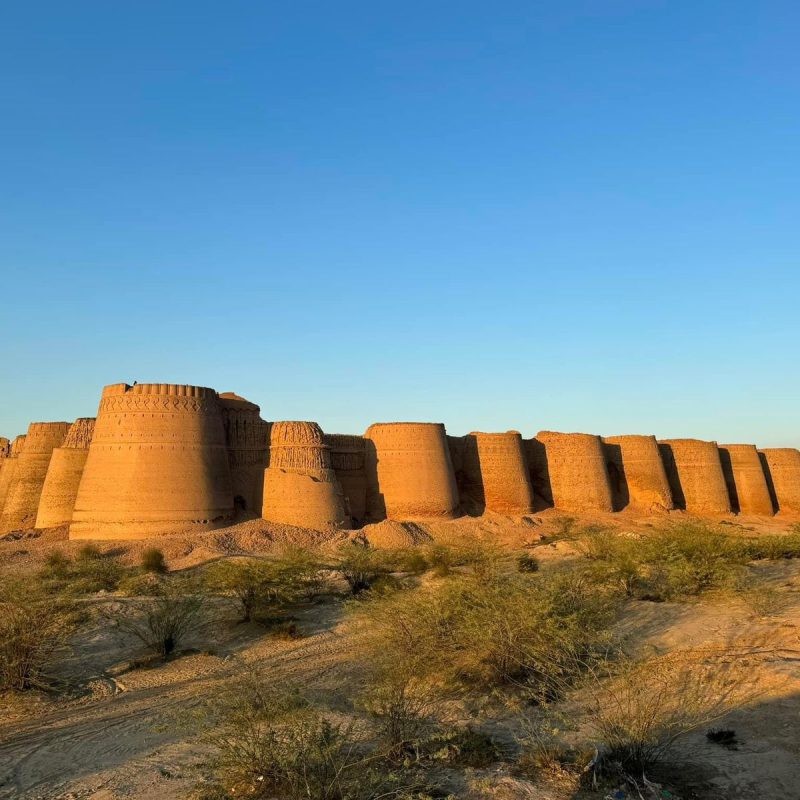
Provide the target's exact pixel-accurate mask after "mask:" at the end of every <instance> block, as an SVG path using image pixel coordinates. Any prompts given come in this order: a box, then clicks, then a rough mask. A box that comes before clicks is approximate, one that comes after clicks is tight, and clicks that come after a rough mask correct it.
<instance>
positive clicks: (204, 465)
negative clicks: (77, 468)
mask: <svg viewBox="0 0 800 800" xmlns="http://www.w3.org/2000/svg"><path fill="white" fill-rule="evenodd" d="M232 515H233V491H232V488H231V475H230V469H229V467H228V452H227V447H226V444H225V431H224V429H223V425H222V411H221V408H220V403H219V398H218V396H217V393H216V392H215V391H214V390H213V389H209V388H207V387H204V386H186V385H177V384H167V383H160V384H159V383H140V384H134V385H133V386H128V384H126V383H117V384H113V385H111V386H106V387H105V389H103V396H102V399H101V400H100V408H99V409H98V412H97V422H96V424H95V429H94V436H93V437H92V443H91V445H90V446H89V455H88V457H87V459H86V466H85V467H84V470H83V477H82V478H81V482H80V486H79V488H78V496H77V499H76V501H75V509H74V511H73V514H72V524H71V525H70V538H71V539H139V538H145V537H149V536H159V535H162V534H169V533H176V532H182V531H187V530H197V531H201V530H209V529H212V528H217V527H220V526H221V525H223V524H225V523H226V521H228V520H230V518H231V517H232Z"/></svg>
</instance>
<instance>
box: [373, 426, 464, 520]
mask: <svg viewBox="0 0 800 800" xmlns="http://www.w3.org/2000/svg"><path fill="white" fill-rule="evenodd" d="M364 437H365V438H366V439H368V442H367V461H366V464H367V509H368V510H367V515H368V517H369V519H370V520H373V521H376V520H381V519H385V518H386V517H388V518H389V519H415V518H426V517H445V518H449V517H453V516H455V514H456V510H457V508H458V490H457V488H456V480H455V474H454V472H453V465H452V463H451V461H450V450H449V448H448V444H447V437H446V434H445V430H444V425H442V424H441V423H439V422H385V423H377V424H375V425H370V426H369V428H367V432H366V433H365V434H364Z"/></svg>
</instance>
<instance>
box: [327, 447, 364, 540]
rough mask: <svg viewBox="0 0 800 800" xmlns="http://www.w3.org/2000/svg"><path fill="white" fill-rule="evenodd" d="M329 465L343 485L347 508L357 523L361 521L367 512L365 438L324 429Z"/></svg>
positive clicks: (362, 521) (359, 523)
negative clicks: (328, 449) (329, 431)
mask: <svg viewBox="0 0 800 800" xmlns="http://www.w3.org/2000/svg"><path fill="white" fill-rule="evenodd" d="M325 444H326V445H327V446H328V447H329V448H330V452H331V466H332V467H333V471H334V472H335V473H336V478H337V479H338V481H339V485H340V486H341V487H342V492H343V493H344V496H345V499H346V500H347V509H348V511H349V513H350V516H351V517H352V519H353V522H354V523H355V524H356V525H363V524H364V520H365V519H366V515H367V473H366V470H365V468H364V463H365V459H366V439H364V437H363V436H351V435H349V434H344V433H326V434H325Z"/></svg>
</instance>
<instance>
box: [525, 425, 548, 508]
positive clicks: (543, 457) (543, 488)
mask: <svg viewBox="0 0 800 800" xmlns="http://www.w3.org/2000/svg"><path fill="white" fill-rule="evenodd" d="M522 445H523V448H524V451H525V460H526V461H527V463H528V476H529V477H530V479H531V489H532V490H533V510H534V511H543V510H544V509H546V508H552V507H553V487H552V486H551V485H550V472H549V471H548V469H547V452H546V451H545V447H544V442H540V441H539V440H538V439H537V438H536V437H535V436H534V437H533V438H532V439H523V440H522Z"/></svg>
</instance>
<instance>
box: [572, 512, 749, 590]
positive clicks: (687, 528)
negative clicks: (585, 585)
mask: <svg viewBox="0 0 800 800" xmlns="http://www.w3.org/2000/svg"><path fill="white" fill-rule="evenodd" d="M580 546H581V549H582V550H583V553H584V555H585V556H586V558H587V559H588V561H589V562H590V563H589V566H588V569H587V570H586V574H587V576H588V577H589V578H590V579H591V580H593V581H594V582H596V583H598V584H601V585H605V586H609V587H612V588H614V589H616V590H618V591H621V592H622V593H624V594H625V595H627V596H629V597H637V598H640V599H647V600H655V601H663V600H676V599H680V598H683V597H690V596H695V595H699V594H702V593H704V592H707V591H710V590H714V589H722V588H726V587H732V586H734V585H736V583H737V581H738V580H739V579H740V577H741V575H742V573H743V567H744V564H745V563H746V561H747V560H748V556H747V553H746V549H745V548H744V547H743V546H742V540H741V539H739V538H738V537H734V536H730V535H728V534H725V533H722V532H720V531H719V530H718V529H716V528H714V527H713V526H711V525H707V524H704V523H697V522H686V523H681V524H676V525H672V526H670V527H669V528H666V529H664V530H661V531H657V532H654V533H653V534H652V535H649V536H643V537H641V538H632V537H629V536H625V535H621V534H618V533H613V532H610V531H599V532H597V533H595V534H593V535H590V536H588V537H587V538H586V539H584V540H582V542H581V545H580Z"/></svg>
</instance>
